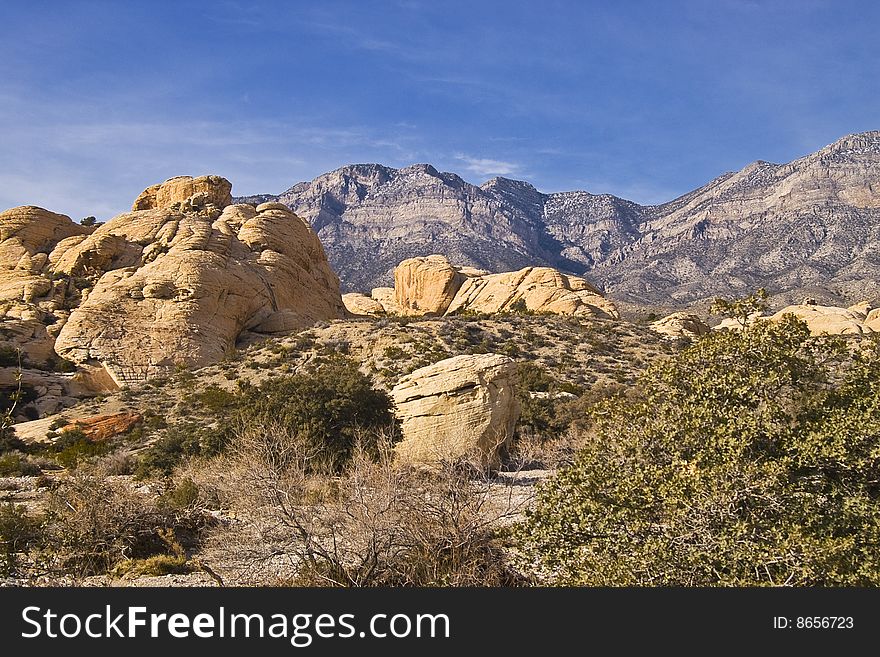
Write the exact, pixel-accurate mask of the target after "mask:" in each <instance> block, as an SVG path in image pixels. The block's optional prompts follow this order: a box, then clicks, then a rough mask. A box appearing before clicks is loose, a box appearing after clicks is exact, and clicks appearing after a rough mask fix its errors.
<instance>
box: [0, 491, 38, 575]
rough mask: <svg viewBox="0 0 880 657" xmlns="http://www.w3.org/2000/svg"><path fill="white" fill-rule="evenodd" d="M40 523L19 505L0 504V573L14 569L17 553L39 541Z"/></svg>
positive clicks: (8, 572) (11, 572)
mask: <svg viewBox="0 0 880 657" xmlns="http://www.w3.org/2000/svg"><path fill="white" fill-rule="evenodd" d="M39 537H40V523H39V521H38V520H36V519H35V518H32V517H31V516H29V515H28V513H27V510H26V509H25V508H24V507H23V506H20V505H16V504H13V503H12V502H8V503H6V504H4V505H2V506H0V550H2V554H0V575H3V576H4V577H8V576H9V575H12V574H14V573H15V571H16V567H17V565H18V555H19V554H22V553H25V552H27V551H28V550H29V549H30V548H31V547H32V546H33V545H35V544H36V543H38V542H39Z"/></svg>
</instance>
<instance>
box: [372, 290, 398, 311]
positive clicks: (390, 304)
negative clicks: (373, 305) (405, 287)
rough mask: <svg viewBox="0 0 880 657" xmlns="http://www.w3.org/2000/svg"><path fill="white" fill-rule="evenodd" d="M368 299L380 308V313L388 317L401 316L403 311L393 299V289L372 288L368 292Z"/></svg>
mask: <svg viewBox="0 0 880 657" xmlns="http://www.w3.org/2000/svg"><path fill="white" fill-rule="evenodd" d="M370 298H371V299H373V301H376V302H378V303H379V304H380V305H381V306H382V311H383V312H384V313H385V314H388V315H403V314H405V313H404V312H403V309H402V308H401V307H400V306H399V305H398V304H397V301H396V300H395V298H394V288H393V287H374V288H373V290H372V292H370Z"/></svg>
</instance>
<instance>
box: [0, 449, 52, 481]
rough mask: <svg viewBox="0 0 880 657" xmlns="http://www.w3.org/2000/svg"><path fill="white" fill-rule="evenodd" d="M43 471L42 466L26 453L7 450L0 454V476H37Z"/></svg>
mask: <svg viewBox="0 0 880 657" xmlns="http://www.w3.org/2000/svg"><path fill="white" fill-rule="evenodd" d="M42 472H43V471H42V469H41V468H40V466H39V465H37V464H36V463H33V462H32V461H30V460H28V458H27V457H26V456H25V455H24V454H19V453H16V452H7V453H5V454H3V455H0V477H36V476H38V475H40V474H41V473H42Z"/></svg>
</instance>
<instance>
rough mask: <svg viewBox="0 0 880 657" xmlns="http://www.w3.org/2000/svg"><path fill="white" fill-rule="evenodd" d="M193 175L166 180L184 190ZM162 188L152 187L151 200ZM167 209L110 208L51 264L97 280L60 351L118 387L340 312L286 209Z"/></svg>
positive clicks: (302, 226)
mask: <svg viewBox="0 0 880 657" xmlns="http://www.w3.org/2000/svg"><path fill="white" fill-rule="evenodd" d="M205 178H206V179H207V180H208V182H209V183H210V182H211V180H212V179H218V177H216V176H211V177H205ZM200 180H202V179H189V178H187V179H172V181H168V182H166V183H164V185H169V183H172V182H173V183H174V185H172V186H171V187H170V188H169V189H170V190H178V191H179V195H184V194H187V193H189V192H190V191H191V190H192V189H198V187H197V185H196V183H198V181H200ZM219 180H220V181H223V179H222V178H219ZM225 188H226V185H222V184H221V185H219V186H218V187H217V189H219V190H220V192H218V194H220V195H222V194H228V190H226V191H222V190H224V189H225ZM221 192H222V194H221ZM171 193H172V192H171V191H168V192H167V194H166V192H164V191H163V189H162V187H161V186H160V188H159V189H158V190H157V191H156V199H157V201H156V204H162V203H165V200H163V199H166V197H167V196H169V195H171ZM199 193H201V192H199V191H197V192H196V194H199ZM191 196H192V195H190V197H187V198H191ZM215 200H217V201H218V202H222V201H223V199H222V198H216V199H215ZM138 204H142V205H143V204H144V203H141V202H139V203H136V204H135V205H138ZM177 207H179V208H180V209H177ZM177 207H175V208H168V207H164V206H163V207H157V208H154V209H148V210H138V211H134V212H130V213H126V214H122V215H119V216H118V217H115V218H114V219H112V220H110V221H109V222H107V223H106V224H103V225H102V226H100V227H99V228H98V229H97V230H96V231H95V232H94V233H93V234H91V235H89V236H88V237H87V238H86V239H84V240H82V241H81V242H80V243H78V244H76V245H74V246H72V247H71V248H70V249H68V250H67V251H66V252H65V253H64V254H63V256H62V257H61V258H59V259H58V261H57V264H56V265H55V269H56V271H58V272H60V273H63V274H65V275H67V276H71V277H75V276H86V275H91V276H93V277H95V278H96V282H95V284H94V287H93V288H92V289H91V290H90V291H89V292H88V294H87V295H85V296H84V298H83V299H82V301H81V303H80V304H79V306H78V307H76V308H75V309H74V310H73V311H72V312H71V314H70V317H69V319H68V320H67V322H66V323H65V324H64V326H63V328H62V329H61V331H60V333H59V334H58V338H57V340H56V343H55V350H56V351H57V352H58V353H59V354H61V355H62V356H64V357H65V358H67V359H69V360H72V361H74V362H75V363H77V364H80V365H83V366H96V367H100V368H103V369H104V370H106V372H107V375H108V376H109V378H110V379H112V380H113V381H115V382H116V384H117V385H122V384H125V383H128V382H132V381H139V380H144V379H147V378H149V377H151V376H157V375H164V374H167V373H168V372H169V371H171V370H172V369H173V368H174V367H176V366H202V365H207V364H209V363H213V362H217V361H219V360H222V358H223V357H224V356H225V355H226V354H227V353H228V352H229V351H230V350H231V349H233V348H234V345H235V342H236V339H237V337H238V336H239V335H240V334H241V333H242V332H243V331H245V330H249V331H264V332H277V331H282V330H293V329H295V328H300V327H304V326H307V325H310V324H312V323H314V322H315V321H317V320H326V319H332V318H336V317H341V316H343V315H344V312H345V311H344V307H343V305H342V299H341V297H340V294H339V281H338V279H337V277H336V275H335V274H334V273H333V271H332V270H331V269H330V266H329V264H328V263H327V258H326V256H325V254H324V250H323V248H322V247H321V243H320V242H319V240H318V237H317V235H316V234H315V233H314V231H312V229H311V228H310V227H309V226H308V224H307V223H306V222H305V221H303V220H302V219H300V218H299V217H297V216H296V215H295V214H294V213H293V212H291V211H290V210H289V209H287V208H286V207H285V206H281V205H280V204H276V203H271V204H264V205H261V206H258V207H257V208H254V207H253V206H252V205H227V206H226V207H225V209H224V210H223V211H222V214H219V216H216V217H215V215H216V214H218V211H217V209H216V206H215V205H213V204H207V205H199V206H198V207H197V206H192V205H191V206H187V207H183V206H177Z"/></svg>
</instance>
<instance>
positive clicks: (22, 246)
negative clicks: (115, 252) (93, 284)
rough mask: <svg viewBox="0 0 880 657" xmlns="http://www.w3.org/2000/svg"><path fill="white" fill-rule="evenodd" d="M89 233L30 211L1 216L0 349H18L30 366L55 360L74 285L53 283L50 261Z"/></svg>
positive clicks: (45, 212) (63, 218)
mask: <svg viewBox="0 0 880 657" xmlns="http://www.w3.org/2000/svg"><path fill="white" fill-rule="evenodd" d="M91 231H92V229H91V228H86V227H84V226H80V225H78V224H75V223H73V222H72V221H71V220H70V218H69V217H67V216H65V215H61V214H56V213H54V212H49V211H48V210H44V209H43V208H38V207H34V206H23V207H19V208H12V209H11V210H6V211H5V212H0V347H6V348H7V349H10V350H11V349H16V348H20V349H21V350H22V351H23V353H24V356H25V359H26V360H27V361H29V362H30V363H32V364H44V363H46V362H48V361H50V360H51V359H52V358H53V357H54V356H55V354H54V352H53V350H52V345H53V344H54V341H55V337H54V336H55V334H56V333H57V330H58V329H59V328H60V325H59V322H63V320H64V318H65V317H66V315H67V312H68V310H67V306H68V305H69V303H68V302H69V299H70V296H71V295H72V294H73V292H74V291H73V290H72V289H71V288H72V287H73V286H75V282H71V281H66V280H57V279H56V277H55V276H54V272H53V267H52V263H53V259H57V258H59V257H60V254H62V253H64V252H65V251H66V250H67V248H69V247H70V246H71V245H72V244H75V243H76V242H78V241H80V240H83V239H85V238H86V236H87V235H88V234H89V233H91Z"/></svg>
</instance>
